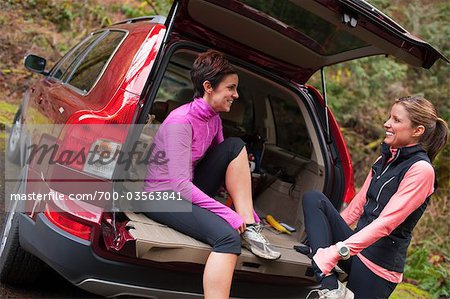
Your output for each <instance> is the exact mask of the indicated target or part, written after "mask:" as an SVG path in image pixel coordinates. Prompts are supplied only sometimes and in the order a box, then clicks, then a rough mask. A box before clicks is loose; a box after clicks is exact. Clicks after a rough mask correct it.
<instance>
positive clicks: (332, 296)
mask: <svg viewBox="0 0 450 299" xmlns="http://www.w3.org/2000/svg"><path fill="white" fill-rule="evenodd" d="M314 292H315V293H316V294H317V296H318V297H316V298H318V299H353V298H355V295H354V294H353V292H352V291H350V290H349V289H347V288H346V287H345V286H344V284H343V283H342V282H340V281H339V280H338V287H337V289H333V290H328V289H323V290H312V291H311V292H309V294H308V296H307V297H306V299H309V298H314V297H311V295H312V294H314Z"/></svg>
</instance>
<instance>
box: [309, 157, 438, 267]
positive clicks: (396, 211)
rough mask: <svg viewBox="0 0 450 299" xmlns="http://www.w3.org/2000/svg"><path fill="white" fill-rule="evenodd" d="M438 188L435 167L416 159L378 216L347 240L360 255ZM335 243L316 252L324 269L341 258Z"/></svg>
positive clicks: (316, 257)
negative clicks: (435, 182) (436, 186)
mask: <svg viewBox="0 0 450 299" xmlns="http://www.w3.org/2000/svg"><path fill="white" fill-rule="evenodd" d="M433 191H434V170H433V167H432V166H431V165H430V164H429V163H427V162H425V161H419V162H417V163H414V164H413V165H412V166H411V168H410V169H409V170H408V171H407V172H406V174H405V176H404V177H403V180H402V181H401V182H400V185H399V187H398V190H397V192H396V193H395V194H394V195H393V196H392V197H391V199H390V200H389V202H388V204H387V205H386V206H385V207H384V209H383V211H382V212H381V213H380V215H379V216H378V218H376V219H375V220H374V221H372V223H370V224H369V225H367V226H366V227H364V228H363V229H361V230H360V231H359V232H357V233H355V234H354V235H352V236H351V237H349V238H348V239H347V240H344V241H343V242H344V243H345V245H347V247H348V248H349V249H350V255H356V254H358V253H359V252H361V251H362V250H363V249H365V248H367V247H369V246H370V245H372V244H373V243H374V242H376V241H377V240H379V239H380V238H382V237H384V236H387V235H389V234H390V233H391V232H392V231H393V230H394V229H395V228H397V227H398V226H399V225H400V224H401V223H402V222H403V221H405V219H406V218H407V217H408V216H409V215H410V214H411V213H412V212H414V211H415V210H416V209H417V208H419V207H420V206H421V205H422V204H423V203H424V202H425V200H426V198H427V197H428V196H430V195H431V194H432V193H433ZM339 259H340V256H339V254H338V253H337V249H336V246H335V245H332V246H330V247H327V248H324V249H322V248H321V249H319V250H318V251H317V253H316V255H315V256H314V261H316V263H317V265H318V266H319V268H320V269H321V270H322V272H323V273H325V274H327V273H329V272H330V271H331V270H332V269H333V268H334V267H335V266H336V264H337V262H338V261H339Z"/></svg>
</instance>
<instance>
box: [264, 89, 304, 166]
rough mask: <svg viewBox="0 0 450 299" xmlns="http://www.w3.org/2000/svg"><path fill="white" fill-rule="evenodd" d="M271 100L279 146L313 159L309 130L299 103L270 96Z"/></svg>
mask: <svg viewBox="0 0 450 299" xmlns="http://www.w3.org/2000/svg"><path fill="white" fill-rule="evenodd" d="M269 99H270V105H271V106H272V111H273V117H274V120H275V127H276V136H277V146H279V147H280V148H283V149H285V150H287V151H290V152H292V153H294V154H297V155H300V156H302V157H306V158H309V157H311V154H312V146H311V141H310V139H309V135H308V129H307V127H306V122H305V119H304V118H303V116H302V112H301V111H300V107H299V106H298V104H297V102H296V101H295V100H294V99H293V98H290V97H286V98H281V97H275V96H270V97H269Z"/></svg>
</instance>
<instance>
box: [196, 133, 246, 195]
mask: <svg viewBox="0 0 450 299" xmlns="http://www.w3.org/2000/svg"><path fill="white" fill-rule="evenodd" d="M244 146H245V143H244V141H242V139H240V138H237V137H231V138H227V139H225V140H224V141H223V142H222V143H220V144H218V145H216V146H214V147H213V148H212V149H210V150H209V151H208V152H207V153H206V155H205V156H204V157H203V159H202V160H200V162H198V164H197V165H196V166H195V170H194V180H193V183H194V185H195V186H197V187H198V188H199V189H200V190H202V191H203V192H205V193H206V194H207V195H209V196H210V197H213V196H214V195H216V193H217V191H218V190H219V188H220V187H221V186H222V185H223V184H224V180H225V174H226V171H227V168H228V165H229V164H230V163H231V161H233V160H234V159H235V158H236V157H237V156H238V155H239V153H240V152H241V151H242V148H243V147H244Z"/></svg>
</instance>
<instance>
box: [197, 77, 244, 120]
mask: <svg viewBox="0 0 450 299" xmlns="http://www.w3.org/2000/svg"><path fill="white" fill-rule="evenodd" d="M238 83H239V78H238V75H237V74H230V75H226V76H224V77H223V79H222V81H220V83H219V84H218V85H217V86H216V88H212V86H211V84H210V82H209V81H205V82H204V83H203V87H204V89H205V94H204V96H203V98H204V99H205V100H206V101H207V102H208V104H209V105H211V107H212V108H213V109H214V111H216V112H229V111H230V108H231V105H232V104H233V101H234V100H236V99H237V98H238V97H239V95H238V92H237V87H238Z"/></svg>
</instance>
